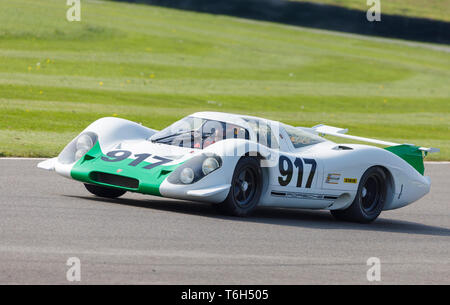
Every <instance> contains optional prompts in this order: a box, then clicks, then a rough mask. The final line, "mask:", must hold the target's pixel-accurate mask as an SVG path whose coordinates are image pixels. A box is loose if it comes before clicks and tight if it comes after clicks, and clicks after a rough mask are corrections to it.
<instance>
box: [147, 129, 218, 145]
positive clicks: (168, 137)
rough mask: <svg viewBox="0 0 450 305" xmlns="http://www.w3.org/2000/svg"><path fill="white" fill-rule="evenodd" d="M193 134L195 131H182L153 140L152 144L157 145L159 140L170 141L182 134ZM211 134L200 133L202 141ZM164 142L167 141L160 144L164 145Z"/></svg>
mask: <svg viewBox="0 0 450 305" xmlns="http://www.w3.org/2000/svg"><path fill="white" fill-rule="evenodd" d="M194 132H196V130H190V131H184V132H180V133H175V134H171V135H168V136H165V137H162V138H158V139H153V140H152V142H153V143H157V142H160V141H161V140H166V139H170V138H173V137H177V136H181V135H184V134H187V133H190V134H192V133H194ZM213 133H214V132H209V133H202V140H204V139H205V138H207V137H209V136H211V135H212V134H213ZM165 142H167V141H163V142H162V143H165Z"/></svg>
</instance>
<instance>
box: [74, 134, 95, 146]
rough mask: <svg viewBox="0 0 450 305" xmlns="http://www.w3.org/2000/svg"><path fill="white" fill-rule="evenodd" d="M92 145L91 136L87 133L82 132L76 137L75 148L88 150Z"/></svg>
mask: <svg viewBox="0 0 450 305" xmlns="http://www.w3.org/2000/svg"><path fill="white" fill-rule="evenodd" d="M92 146H94V143H93V142H92V138H91V137H90V136H88V135H87V134H83V135H81V136H79V137H78V139H77V150H82V149H84V150H90V149H91V148H92Z"/></svg>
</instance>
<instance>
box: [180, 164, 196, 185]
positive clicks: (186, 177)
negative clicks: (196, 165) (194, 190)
mask: <svg viewBox="0 0 450 305" xmlns="http://www.w3.org/2000/svg"><path fill="white" fill-rule="evenodd" d="M180 180H181V182H183V183H184V184H189V183H192V181H194V171H193V170H192V168H190V167H186V168H183V170H182V171H181V172H180Z"/></svg>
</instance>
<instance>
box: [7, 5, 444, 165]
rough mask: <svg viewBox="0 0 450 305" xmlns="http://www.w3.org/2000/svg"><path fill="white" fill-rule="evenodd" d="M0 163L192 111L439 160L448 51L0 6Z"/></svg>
mask: <svg viewBox="0 0 450 305" xmlns="http://www.w3.org/2000/svg"><path fill="white" fill-rule="evenodd" d="M0 2H1V7H2V10H1V11H0V156H24V157H25V156H45V157H47V156H54V155H56V154H57V153H58V152H59V151H60V150H61V149H62V148H63V147H64V145H65V144H66V143H68V142H69V141H70V140H71V139H72V138H73V137H74V136H75V135H76V134H78V132H80V131H81V130H82V129H83V128H85V127H86V126H87V125H89V124H90V123H91V122H92V121H94V120H96V119H98V118H101V117H104V116H118V117H123V118H126V119H130V120H133V121H137V122H141V123H143V124H144V125H146V126H149V127H151V128H156V129H161V128H163V127H165V126H167V125H168V124H170V123H172V122H173V121H175V120H177V119H179V118H181V117H183V116H185V115H187V114H190V113H192V112H195V111H204V110H212V111H223V112H235V113H242V114H250V115H257V116H262V117H267V118H270V119H275V120H281V121H283V122H286V123H289V124H293V125H297V126H312V125H316V124H319V123H325V124H330V125H335V126H340V127H346V128H349V129H350V133H351V134H354V135H359V136H366V137H375V138H380V139H384V140H390V141H398V142H401V143H405V142H406V143H416V144H420V145H424V146H433V147H439V148H441V150H442V152H441V153H439V154H434V155H431V156H430V157H429V159H430V160H450V86H449V83H450V82H449V80H450V53H448V52H444V51H439V50H434V49H431V48H426V47H422V46H421V45H410V44H405V43H402V42H395V43H394V42H392V41H391V42H388V41H384V40H379V39H377V40H372V39H363V38H358V37H351V36H349V37H346V36H343V35H340V34H333V33H331V32H321V31H314V30H308V29H304V28H296V27H289V26H283V25H277V24H271V23H263V22H253V21H248V20H244V19H236V18H232V17H223V16H212V15H207V14H198V13H192V12H183V11H177V10H171V9H164V8H157V7H151V6H145V5H133V4H127V3H116V2H100V1H88V0H86V1H82V21H81V22H79V23H77V22H73V23H69V22H67V21H66V19H65V14H66V9H67V7H66V6H65V1H59V0H41V1H35V0H15V1H6V0H0Z"/></svg>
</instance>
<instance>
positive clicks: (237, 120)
mask: <svg viewBox="0 0 450 305" xmlns="http://www.w3.org/2000/svg"><path fill="white" fill-rule="evenodd" d="M191 116H193V117H197V118H202V119H207V120H216V121H221V122H225V123H230V124H236V125H241V126H247V122H246V121H245V119H253V120H264V121H269V122H273V123H275V122H276V121H272V120H268V119H264V118H259V117H254V116H249V115H241V114H234V113H226V112H214V111H203V112H196V113H193V114H192V115H191ZM276 123H278V122H276Z"/></svg>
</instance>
